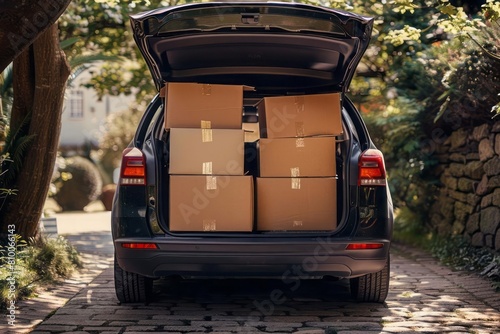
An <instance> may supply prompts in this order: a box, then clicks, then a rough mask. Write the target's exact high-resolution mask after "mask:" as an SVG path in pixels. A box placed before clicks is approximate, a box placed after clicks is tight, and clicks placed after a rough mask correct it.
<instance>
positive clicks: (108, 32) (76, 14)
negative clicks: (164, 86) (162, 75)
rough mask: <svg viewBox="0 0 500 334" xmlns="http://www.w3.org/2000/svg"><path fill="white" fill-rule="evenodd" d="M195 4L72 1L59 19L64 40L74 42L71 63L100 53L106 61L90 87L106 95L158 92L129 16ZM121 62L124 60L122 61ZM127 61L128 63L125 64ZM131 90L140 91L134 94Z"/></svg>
mask: <svg viewBox="0 0 500 334" xmlns="http://www.w3.org/2000/svg"><path fill="white" fill-rule="evenodd" d="M185 2H191V1H178V0H171V1H164V0H130V1H115V0H77V1H72V2H71V3H70V5H69V6H68V9H67V10H66V12H65V13H64V14H63V15H62V16H61V18H60V20H59V25H60V30H61V40H70V41H74V43H72V44H71V47H70V48H68V49H66V50H65V51H66V54H67V57H68V60H69V61H70V63H71V62H72V61H73V60H74V59H75V58H78V57H82V56H87V57H88V56H92V55H95V54H99V55H101V56H104V57H115V58H114V59H113V58H110V59H105V60H106V62H105V64H104V66H103V67H102V69H99V71H96V72H95V73H94V75H93V78H92V79H91V81H90V82H88V83H87V84H86V86H88V87H92V88H94V89H95V90H96V91H97V94H98V96H99V98H101V97H102V96H103V95H105V94H110V95H118V94H120V93H125V94H137V98H138V99H139V100H142V99H149V98H150V97H151V96H152V95H153V94H154V93H155V87H154V85H153V81H152V78H151V74H150V73H149V70H148V68H147V65H146V63H145V62H144V59H143V58H142V55H141V54H140V52H139V50H138V49H137V47H136V46H135V43H134V41H133V38H132V31H131V28H130V24H129V15H130V14H133V13H138V12H142V11H146V10H150V9H154V8H159V7H164V6H172V5H176V4H181V3H185ZM118 59H120V60H118ZM123 59H126V60H127V61H122V60H123ZM131 87H137V88H140V89H139V90H136V91H133V90H132V89H131Z"/></svg>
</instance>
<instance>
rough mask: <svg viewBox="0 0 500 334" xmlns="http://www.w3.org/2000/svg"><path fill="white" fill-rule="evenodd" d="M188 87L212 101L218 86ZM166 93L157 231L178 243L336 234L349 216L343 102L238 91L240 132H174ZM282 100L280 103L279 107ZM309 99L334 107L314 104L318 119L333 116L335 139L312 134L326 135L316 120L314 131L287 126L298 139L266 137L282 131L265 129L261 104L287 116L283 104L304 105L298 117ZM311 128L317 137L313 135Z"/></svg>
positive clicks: (187, 128)
mask: <svg viewBox="0 0 500 334" xmlns="http://www.w3.org/2000/svg"><path fill="white" fill-rule="evenodd" d="M174 85H176V84H174ZM186 85H191V84H189V83H188V84H186ZM193 85H194V86H199V87H197V88H199V89H200V90H203V89H211V90H212V93H214V90H215V89H214V87H216V86H217V85H211V84H193ZM172 86H173V85H172ZM203 87H205V88H203ZM168 90H169V89H167V93H165V99H166V100H165V101H166V102H165V103H166V105H167V108H166V109H167V111H166V112H165V119H163V120H161V122H162V125H161V127H162V135H161V138H162V140H161V145H162V147H163V154H162V155H161V158H160V160H159V161H158V165H157V166H158V167H157V171H159V173H160V175H158V178H157V180H159V182H158V187H157V191H158V199H159V203H162V205H161V206H159V210H160V212H159V218H160V219H159V223H160V225H161V227H162V229H163V230H164V231H168V233H170V234H173V235H176V236H183V235H189V236H193V235H197V234H198V235H200V236H201V235H203V236H204V237H206V236H210V235H212V236H221V235H226V236H229V235H232V236H246V237H259V236H277V237H279V236H283V235H286V236H301V235H304V234H307V235H311V234H332V232H335V231H338V230H340V229H341V227H342V226H343V222H344V221H345V220H346V219H347V214H348V202H347V200H346V199H347V198H348V186H347V171H348V169H349V168H348V166H347V163H348V159H347V157H348V156H349V154H350V152H349V149H350V138H351V134H350V132H349V128H348V127H346V125H345V124H344V122H343V121H342V120H341V112H340V101H339V100H338V98H340V96H341V94H339V93H331V94H311V95H294V96H281V95H277V96H275V97H274V98H275V99H276V101H275V100H273V99H272V98H271V97H270V96H265V99H264V96H263V95H262V94H260V92H258V91H256V90H251V89H250V90H243V95H242V109H241V110H242V112H241V113H240V114H239V125H236V126H235V127H234V128H230V127H231V126H230V125H224V126H217V125H214V124H217V123H216V122H214V121H212V126H206V128H203V127H204V125H203V124H200V126H198V127H197V128H193V127H190V126H185V127H180V128H179V127H173V126H172V125H173V124H178V123H175V122H182V120H178V119H177V120H175V119H173V118H172V117H170V116H171V115H168V112H171V110H169V107H168V106H169V101H168V99H169V94H168ZM172 91H174V90H173V89H172ZM283 97H285V101H284V102H283V101H281V100H280V99H281V98H283ZM309 97H318V98H320V102H321V101H323V103H331V102H332V101H333V104H332V105H328V104H323V105H321V103H320V107H321V109H322V111H323V112H327V113H332V114H333V113H335V112H338V113H339V115H338V116H339V118H338V124H336V129H334V130H332V131H339V130H338V129H339V128H340V132H341V133H338V134H333V133H332V132H330V133H315V132H314V131H319V132H321V131H324V130H322V129H323V128H322V126H323V123H325V120H324V119H322V118H318V119H317V120H316V122H315V125H311V124H310V120H309V123H308V122H305V123H306V124H301V123H303V122H302V121H298V122H294V119H293V118H290V120H289V123H290V124H291V127H292V128H293V131H299V134H301V136H297V135H294V136H291V137H289V136H287V135H286V132H282V131H275V132H277V133H271V131H267V129H268V128H272V127H273V126H275V127H277V129H278V130H282V125H283V124H281V123H276V122H274V123H273V122H271V124H269V123H267V122H266V121H264V118H266V115H267V118H268V119H269V115H268V114H269V111H265V110H263V108H265V107H264V105H265V102H264V101H266V102H268V100H269V101H271V102H273V103H278V105H279V104H280V103H281V104H283V103H284V105H283V108H285V109H286V104H287V102H290V101H292V102H291V103H292V104H294V105H296V106H297V105H300V104H301V103H302V104H303V106H304V108H305V109H301V108H299V107H297V110H298V111H299V112H300V113H304V112H311V110H309V109H308V107H309V108H311V103H310V102H308V101H307V99H308V98H309ZM325 97H326V100H323V99H324V98H325ZM183 98H185V96H184V97H183ZM190 98H191V99H193V98H194V96H193V95H190ZM170 99H172V96H170ZM303 99H306V100H303ZM289 100H290V101H289ZM336 101H337V102H338V105H337V104H336V103H335V102H336ZM187 104H189V103H187ZM270 106H271V108H276V106H274V107H273V105H270ZM268 107H269V105H268ZM179 108H181V107H179ZM285 109H282V110H285ZM336 109H337V110H336ZM297 110H295V111H297ZM173 113H175V112H173ZM278 114H279V113H278ZM291 114H293V113H290V114H286V115H288V116H290V115H291ZM184 116H186V115H184ZM279 117H282V119H278V121H279V122H281V121H284V122H285V123H287V121H288V120H287V119H284V118H283V117H285V116H283V114H281V116H280V115H279ZM187 118H190V117H189V116H188V117H187ZM227 118H231V117H229V116H227V117H223V121H227ZM169 122H173V123H171V124H170V123H169ZM196 122H203V121H202V120H196ZM326 122H327V121H326ZM300 124H301V125H300ZM299 125H300V126H299ZM174 126H178V125H174ZM316 126H319V129H318V130H314V127H316ZM220 127H225V128H220ZM300 131H313V133H314V134H313V135H310V134H309V135H308V133H302V132H300ZM281 134H283V136H282V135H281ZM304 134H305V135H306V136H304ZM269 137H271V138H269ZM238 159H241V160H238ZM240 161H241V162H240ZM218 166H219V167H218Z"/></svg>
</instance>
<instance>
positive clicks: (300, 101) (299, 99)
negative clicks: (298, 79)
mask: <svg viewBox="0 0 500 334" xmlns="http://www.w3.org/2000/svg"><path fill="white" fill-rule="evenodd" d="M294 100H295V101H294V103H295V110H296V111H297V112H298V113H301V112H303V111H304V104H305V103H304V97H303V96H295V99H294Z"/></svg>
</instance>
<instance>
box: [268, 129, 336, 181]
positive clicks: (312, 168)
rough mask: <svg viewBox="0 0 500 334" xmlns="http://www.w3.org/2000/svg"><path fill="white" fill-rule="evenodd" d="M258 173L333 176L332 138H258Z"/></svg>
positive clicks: (288, 175)
mask: <svg viewBox="0 0 500 334" xmlns="http://www.w3.org/2000/svg"><path fill="white" fill-rule="evenodd" d="M259 160H260V161H259V167H260V176H264V177H292V176H294V177H315V176H316V177H320V176H321V177H324V176H335V175H336V166H335V137H306V138H274V139H266V138H262V139H260V140H259Z"/></svg>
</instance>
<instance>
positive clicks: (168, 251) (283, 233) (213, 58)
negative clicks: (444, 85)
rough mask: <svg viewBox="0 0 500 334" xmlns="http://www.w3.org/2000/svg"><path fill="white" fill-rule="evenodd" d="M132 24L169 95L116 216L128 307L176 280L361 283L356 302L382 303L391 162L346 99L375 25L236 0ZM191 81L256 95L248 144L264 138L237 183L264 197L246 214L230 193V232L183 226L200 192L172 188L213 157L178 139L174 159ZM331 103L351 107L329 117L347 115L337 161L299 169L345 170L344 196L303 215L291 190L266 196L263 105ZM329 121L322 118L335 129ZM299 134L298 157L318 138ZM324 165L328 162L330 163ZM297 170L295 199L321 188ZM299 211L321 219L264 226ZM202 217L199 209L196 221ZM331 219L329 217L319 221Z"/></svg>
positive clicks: (152, 111) (138, 143) (144, 126)
mask: <svg viewBox="0 0 500 334" xmlns="http://www.w3.org/2000/svg"><path fill="white" fill-rule="evenodd" d="M131 24H132V29H133V33H134V37H135V41H136V43H137V45H138V47H139V49H140V51H141V52H142V54H143V56H144V58H145V60H146V62H147V64H148V66H149V69H150V71H151V73H152V76H153V79H154V82H155V84H156V87H157V89H158V92H159V93H158V95H157V96H156V97H155V98H154V99H153V101H151V103H150V104H149V106H148V107H147V109H146V111H145V113H144V116H143V118H142V120H141V122H140V124H139V126H138V129H137V132H136V134H135V137H134V139H133V141H132V143H131V144H130V146H129V148H127V149H126V150H125V151H124V153H123V158H122V164H121V175H120V182H119V185H118V189H117V192H116V195H115V199H114V205H113V210H112V235H113V241H114V247H115V289H116V294H117V297H118V299H119V300H120V301H121V302H140V301H146V300H147V299H148V298H149V297H150V295H151V290H152V282H153V279H155V278H160V277H168V276H180V277H185V278H207V277H214V278H240V277H274V278H278V279H281V280H283V282H285V283H286V282H293V280H297V279H303V278H311V279H313V278H314V279H321V278H325V277H334V278H347V279H349V280H350V287H351V292H352V296H353V297H354V298H355V299H356V300H358V301H372V302H383V301H384V300H385V299H386V297H387V293H388V285H389V268H390V262H389V248H390V243H391V235H392V225H393V210H392V201H391V197H390V194H389V189H388V186H387V181H386V172H385V165H384V159H383V156H382V153H381V152H380V151H378V150H377V149H376V148H375V146H374V144H373V142H372V141H371V139H370V137H369V134H368V131H367V129H366V127H365V125H364V123H363V120H362V118H361V117H360V114H359V112H358V111H357V110H356V108H355V106H354V105H353V103H352V102H351V101H350V100H349V98H348V97H347V96H346V95H345V93H346V91H347V89H348V86H349V83H350V81H351V79H352V77H353V75H354V73H355V70H356V67H357V65H358V63H359V61H360V59H361V57H362V55H363V53H364V52H365V50H366V48H367V46H368V43H369V40H370V37H371V30H372V25H373V19H372V18H370V17H364V16H360V15H356V14H353V13H348V12H344V11H340V10H335V9H331V8H323V7H317V6H310V5H304V4H297V3H274V2H269V3H265V2H262V3H259V2H255V3H253V2H243V3H236V2H235V3H225V2H224V3H197V4H189V5H183V6H177V7H168V8H163V9H157V10H152V11H149V12H144V13H140V14H137V15H133V16H132V17H131ZM179 83H186V84H187V83H196V84H201V85H203V86H204V87H205V88H208V89H210V87H211V85H213V86H214V87H215V86H216V85H228V86H238V85H240V86H248V87H252V88H251V89H247V90H242V97H241V99H242V102H241V103H242V107H241V110H239V111H238V113H241V124H242V128H244V129H247V135H248V134H249V133H248V129H254V131H255V133H257V135H256V136H254V137H253V138H252V134H251V133H250V135H249V136H247V137H248V138H247V139H246V140H244V146H242V147H243V151H242V154H243V157H244V168H243V171H242V172H241V171H240V172H238V173H240V174H241V175H245V176H237V177H240V178H243V177H246V178H248V179H249V180H250V181H249V182H250V183H249V184H250V186H249V187H247V188H246V190H245V191H247V190H248V189H250V191H251V193H247V194H244V196H245V199H246V201H248V202H250V204H249V205H251V206H250V208H251V209H250V210H247V211H245V212H243V211H244V210H240V209H238V208H239V207H238V205H239V204H235V203H233V202H234V201H236V198H239V197H238V196H240V195H241V194H240V192H243V190H241V191H239V190H238V188H237V187H236V190H232V191H234V193H230V194H229V196H226V197H227V198H228V200H227V201H228V202H227V205H225V206H224V205H222V209H220V210H219V211H220V212H219V213H220V215H219V217H218V218H217V219H218V220H217V222H216V221H215V219H206V220H203V228H201V227H198V228H196V227H195V228H192V227H193V226H190V227H189V228H186V229H185V230H183V229H182V227H181V228H179V225H182V221H179V220H178V219H179V218H178V217H177V216H175V215H173V213H174V211H175V210H176V209H177V208H176V207H173V204H172V201H173V200H175V198H176V196H178V195H179V194H180V192H183V191H184V190H186V189H187V190H188V193H189V191H190V189H191V188H190V187H192V186H191V185H188V183H186V184H185V185H184V186H183V184H182V183H181V185H180V186H179V185H178V184H177V185H174V184H173V183H174V179H175V180H176V182H178V178H174V176H173V175H170V174H172V172H171V167H172V159H174V162H177V160H176V159H179V158H178V157H181V158H182V157H188V156H190V155H194V154H199V153H200V152H198V153H195V152H194V151H193V150H194V149H195V148H194V147H193V146H192V145H191V144H190V143H189V142H183V141H182V139H176V140H177V142H176V143H175V145H177V146H178V145H181V146H182V145H184V147H183V148H181V149H180V150H181V154H180V155H179V148H176V149H175V150H176V151H177V153H176V154H177V155H176V156H175V157H174V155H173V154H174V148H173V146H172V145H173V144H174V143H173V140H174V139H173V138H172V132H173V131H172V130H171V129H170V128H169V126H168V125H167V123H166V122H167V121H166V114H168V113H171V112H177V113H178V112H179V110H174V111H172V110H169V109H168V108H166V105H167V104H168V102H169V98H170V97H169V96H170V95H169V93H170V92H169V89H168V85H170V84H179ZM165 90H167V92H165ZM332 94H333V95H334V96H335V95H336V96H338V97H339V100H338V106H336V105H335V103H333V104H332V105H326V107H325V108H326V111H327V112H330V111H331V113H334V112H335V110H337V113H338V115H339V121H338V123H339V126H340V129H341V131H340V132H339V133H336V134H335V135H334V136H330V140H331V143H332V144H331V145H330V147H329V148H327V150H328V151H333V155H332V156H331V157H329V155H327V154H326V153H325V154H322V153H316V154H315V155H312V158H311V159H312V160H314V161H301V162H299V163H309V164H310V165H314V166H318V165H319V167H322V166H323V164H325V165H328V164H332V163H333V165H334V166H333V167H334V169H335V173H334V175H333V177H329V178H328V179H329V180H330V181H331V180H332V179H333V180H335V183H333V184H334V188H333V189H334V190H333V191H331V192H330V193H328V192H327V191H324V190H321V191H319V192H318V191H316V192H314V191H313V192H310V193H309V194H308V196H309V197H308V198H307V201H306V202H304V201H302V202H301V201H299V203H300V205H297V204H296V202H292V200H291V199H290V200H289V199H288V198H289V197H287V196H288V195H286V193H287V192H288V190H286V191H285V190H277V189H278V188H277V187H275V186H273V185H271V186H268V187H267V188H265V187H264V186H263V185H262V186H261V184H260V183H259V182H261V181H260V179H262V176H263V175H262V174H261V173H263V171H262V170H261V168H260V166H261V164H262V161H261V160H262V159H264V158H262V157H261V154H260V151H259V150H260V149H261V148H260V142H261V141H263V140H264V139H265V137H266V135H265V133H264V131H262V130H263V129H262V124H263V123H265V122H264V119H263V117H264V114H263V111H262V112H261V109H259V106H260V105H261V104H262V101H263V100H266V99H270V98H273V97H294V98H295V103H296V104H297V101H299V102H300V101H301V98H307V97H308V96H318V95H320V96H323V95H325V96H326V95H332ZM178 98H179V97H178V96H177V99H178ZM193 98H194V97H193V96H191V95H189V94H187V95H184V96H181V104H182V99H184V101H185V102H186V104H188V103H187V102H191V99H193ZM334 101H335V100H334ZM330 109H331V110H330ZM306 112H307V111H306ZM186 113H189V111H186ZM233 114H234V113H233ZM181 116H182V115H181ZM228 117H229V116H228ZM239 117H240V116H238V118H239ZM322 117H323V116H322ZM322 117H321V118H319V119H317V120H316V121H317V122H319V123H322V122H323V121H324V120H323V118H322ZM325 122H326V121H325ZM200 124H201V125H200V126H198V127H199V128H200V129H199V131H202V132H203V136H205V135H208V136H209V138H212V137H211V133H208V131H210V130H211V127H210V124H209V125H208V126H204V125H203V120H202V121H201V123H200ZM259 127H260V135H259V134H258V133H259ZM212 128H213V126H212ZM264 130H265V129H264ZM213 131H216V130H213ZM236 131H238V130H236ZM239 131H241V128H240V130H239ZM255 133H254V134H255ZM294 137H295V139H296V141H295V142H294V143H295V144H296V147H299V146H300V147H302V146H303V145H304V141H303V139H308V138H310V137H308V134H307V133H303V132H302V131H300V132H299V131H298V130H297V133H296V136H294ZM314 137H319V138H323V137H328V136H312V137H311V138H314ZM331 137H333V140H332V139H331ZM203 138H205V137H203ZM204 140H205V139H204ZM210 140H211V139H210ZM276 142H277V141H276ZM269 152H271V151H269ZM269 152H268V153H269ZM277 152H278V153H276V154H270V155H271V158H269V159H271V160H272V159H277V160H276V161H277V164H279V163H280V161H281V160H280V159H281V158H280V152H281V151H279V150H278V151H277ZM240 153H241V152H240ZM173 157H174V158H173ZM317 158H318V159H320V160H318V161H323V162H322V163H319V164H318V163H317V162H315V161H316V160H315V159H317ZM266 159H267V158H266ZM307 160H309V158H307ZM268 164H271V167H273V166H274V165H273V164H272V163H268ZM205 167H206V166H205V165H204V168H205ZM291 170H292V172H291V175H289V179H288V181H284V182H288V183H287V184H291V185H292V186H291V188H292V189H294V187H297V185H300V180H302V182H303V183H302V184H303V185H305V184H306V183H307V182H309V181H308V180H307V179H308V177H303V176H304V175H303V174H299V173H295V174H294V172H293V168H292V169H291ZM180 174H182V171H181V172H180ZM199 174H200V175H204V176H202V177H206V178H207V181H206V182H207V188H206V189H212V188H209V187H208V184H210V182H211V181H210V180H212V181H213V180H214V179H215V178H210V177H211V176H212V171H211V169H210V168H209V169H203V171H202V172H200V173H199ZM280 176H283V177H284V176H286V175H280ZM330 176H331V175H330ZM181 181H182V180H181ZM203 182H204V181H203ZM290 182H291V183H290ZM294 182H295V183H294ZM297 182H299V183H297ZM261 183H263V182H261ZM232 184H233V185H236V183H232ZM193 189H194V188H193ZM265 189H268V190H265ZM297 189H298V188H297ZM207 194H208V190H207ZM192 196H196V192H195V193H193V194H192ZM207 196H209V195H207ZM216 196H217V195H214V196H213V197H210V196H209V199H210V200H212V198H215V197H216ZM273 196H274V197H273ZM233 199H235V200H234V201H233ZM193 201H195V199H193ZM214 201H215V200H214ZM276 201H277V202H276ZM276 203H279V204H276ZM219 204H220V203H219ZM223 204H224V203H223ZM316 205H323V206H324V208H322V209H317V208H316ZM297 206H300V208H299V209H298V210H302V211H304V212H305V211H308V214H310V216H314V217H316V221H315V222H314V223H310V222H309V221H308V217H306V218H301V217H297V215H292V214H290V217H285V218H287V219H289V220H290V225H286V226H285V225H283V226H282V225H280V224H278V220H279V219H278V218H276V221H273V218H271V219H268V218H269V217H267V218H266V219H268V220H266V222H265V223H264V218H261V214H262V211H264V210H268V209H269V210H273V209H277V208H278V209H280V210H281V214H282V215H285V216H286V215H287V210H289V212H292V211H293V212H295V211H294V210H297ZM325 206H326V207H325ZM264 207H266V208H264ZM245 208H249V207H248V206H246V207H245ZM283 208H284V210H283ZM198 209H199V210H198ZM203 209H204V207H203V206H202V207H198V208H197V210H198V211H197V212H196V214H197V213H199V212H200V211H202V210H203ZM323 209H324V210H327V211H325V212H328V214H327V215H326V216H325V215H323V216H319V217H320V218H318V216H315V214H316V213H318V212H319V211H321V210H323ZM310 211H313V212H310ZM189 214H192V212H191V213H189ZM215 214H217V212H216V213H215ZM245 217H246V218H247V223H245V224H247V225H245V226H244V227H242V228H240V227H241V226H240V225H238V224H240V222H239V221H240V220H241V219H242V218H245ZM271 217H275V216H272V215H271ZM280 219H281V218H280ZM248 221H250V224H248ZM330 221H333V222H330ZM266 224H267V226H266V227H263V225H266ZM174 226H175V228H174ZM220 226H225V227H224V228H220ZM235 226H238V228H236V227H235ZM287 226H288V227H287ZM232 227H235V228H234V230H232V229H231V228H232Z"/></svg>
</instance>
